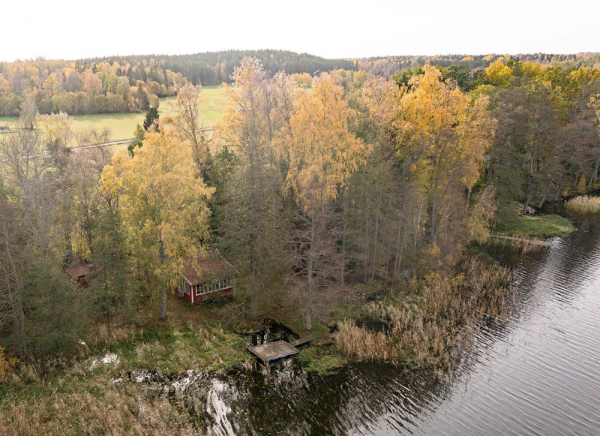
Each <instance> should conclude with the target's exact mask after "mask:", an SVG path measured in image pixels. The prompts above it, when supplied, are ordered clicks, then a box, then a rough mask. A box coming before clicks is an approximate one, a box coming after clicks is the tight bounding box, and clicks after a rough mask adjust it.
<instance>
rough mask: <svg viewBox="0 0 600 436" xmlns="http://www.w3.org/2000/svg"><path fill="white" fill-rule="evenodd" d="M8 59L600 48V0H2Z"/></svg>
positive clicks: (1, 35) (0, 56) (3, 53)
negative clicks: (235, 52)
mask: <svg viewBox="0 0 600 436" xmlns="http://www.w3.org/2000/svg"><path fill="white" fill-rule="evenodd" d="M0 17H1V18H2V19H1V20H0V41H2V43H1V44H2V45H0V60H3V61H13V60H15V59H29V58H35V57H37V56H44V57H46V58H47V59H57V58H60V59H79V58H84V57H96V56H106V55H127V54H153V53H155V54H186V53H198V52H205V51H217V50H228V49H267V48H269V49H285V50H292V51H296V52H308V53H311V54H315V55H319V56H324V57H329V58H338V57H368V56H385V55H402V54H424V55H434V54H456V53H458V54H487V53H498V54H505V53H511V54H516V53H537V52H544V53H577V52H588V51H600V0H566V1H565V0H562V1H558V0H502V1H497V2H493V3H492V2H486V1H485V0H448V1H443V0H429V1H419V0H410V1H408V0H399V1H392V0H361V1H356V0H344V1H337V0H336V1H330V0H295V1H288V0H254V1H253V0H211V1H205V0H196V1H189V0H162V1H153V0H97V1H90V0H1V4H0Z"/></svg>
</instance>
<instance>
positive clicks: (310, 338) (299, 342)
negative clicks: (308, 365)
mask: <svg viewBox="0 0 600 436" xmlns="http://www.w3.org/2000/svg"><path fill="white" fill-rule="evenodd" d="M318 337H319V336H318V335H317V334H316V333H313V334H312V335H308V336H304V337H303V338H300V339H296V340H295V341H292V342H290V343H291V344H292V345H293V346H294V347H297V346H298V345H302V344H306V343H307V342H310V341H314V340H315V339H317V338H318Z"/></svg>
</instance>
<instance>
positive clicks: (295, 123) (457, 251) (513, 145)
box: [0, 58, 600, 355]
mask: <svg viewBox="0 0 600 436" xmlns="http://www.w3.org/2000/svg"><path fill="white" fill-rule="evenodd" d="M458 73H460V71H458ZM452 74H457V72H456V71H453V70H451V69H450V67H448V69H446V68H445V67H435V66H432V65H430V64H425V65H423V66H418V67H415V68H412V69H411V70H410V71H408V72H406V73H405V74H401V75H399V76H396V77H394V78H393V79H384V78H381V77H376V76H373V75H371V76H369V75H368V74H367V73H366V72H364V71H352V70H336V71H332V72H330V73H321V74H318V75H316V76H315V77H314V78H313V81H312V87H311V89H310V90H308V89H306V88H304V87H302V86H300V85H299V84H298V81H297V80H294V79H293V78H292V77H291V76H290V75H288V74H286V73H284V72H279V73H277V74H275V75H272V74H270V72H269V71H267V70H266V69H265V68H264V66H263V65H262V63H261V62H260V60H258V59H256V58H245V59H244V60H242V62H241V64H240V65H239V66H238V67H237V68H235V69H234V71H233V74H232V75H231V78H232V80H233V83H232V85H231V86H226V87H225V88H224V92H225V94H226V95H227V96H228V97H229V99H230V106H229V107H228V108H227V110H226V111H225V114H224V116H223V118H222V119H221V121H220V122H219V123H218V125H217V128H216V130H215V134H214V136H212V135H211V136H206V132H202V131H200V130H199V129H198V125H197V120H198V110H199V103H198V102H199V96H200V93H201V87H200V86H199V85H196V86H195V85H192V84H190V83H188V84H186V85H185V86H183V87H182V88H181V89H180V91H179V93H178V95H177V100H176V102H175V106H174V110H173V111H172V114H171V115H167V116H164V117H161V118H159V119H153V121H152V122H151V123H149V125H148V128H147V130H146V131H145V133H144V135H143V140H142V141H141V144H140V146H138V147H134V148H132V149H131V150H130V153H128V152H127V151H126V150H123V151H122V152H119V153H117V154H116V155H115V156H113V157H112V158H111V157H110V155H109V154H108V153H107V151H108V149H89V150H83V151H81V152H76V153H69V150H68V149H67V148H66V144H67V140H68V137H69V135H70V133H69V132H70V123H69V119H68V117H67V116H65V115H64V114H62V115H39V114H38V113H37V107H36V101H35V99H33V98H31V97H29V98H27V99H26V100H25V101H24V103H23V104H22V106H21V118H20V120H21V121H20V122H21V125H22V126H32V125H35V127H36V128H35V129H25V128H23V129H21V130H20V131H18V132H15V133H9V134H5V135H3V136H2V139H1V141H2V142H1V144H0V160H2V166H1V167H0V168H1V169H2V172H1V173H0V174H1V179H0V180H1V181H2V183H0V202H1V205H2V207H0V322H1V327H0V328H1V329H2V330H1V338H2V343H3V344H4V345H6V346H8V347H9V348H10V350H12V351H13V352H17V353H20V354H24V355H31V354H33V355H40V354H43V353H45V352H48V351H60V350H65V349H69V347H73V346H74V344H75V343H76V340H77V338H79V337H81V332H83V331H85V328H86V325H89V322H90V320H92V321H93V320H96V319H102V318H103V317H104V318H107V317H108V318H113V319H115V318H116V319H122V320H127V319H130V318H132V317H135V316H136V315H135V314H136V309H135V308H136V305H137V304H139V302H140V301H143V300H144V299H146V298H149V297H151V296H152V295H154V296H156V297H157V298H158V297H159V296H160V298H161V300H162V305H161V316H162V317H164V316H166V315H167V298H166V295H167V292H170V290H172V289H173V288H174V286H175V284H176V282H177V279H178V274H179V273H180V272H181V270H182V268H183V265H184V263H185V261H186V259H189V258H190V256H194V255H195V254H196V253H198V252H199V251H202V250H204V249H206V248H207V247H208V246H217V247H219V248H220V249H222V252H223V253H225V254H226V256H227V258H228V259H229V260H230V261H231V262H232V263H234V264H235V265H236V267H237V269H239V270H240V272H241V273H242V276H241V277H240V286H241V289H239V290H240V291H241V292H239V293H238V296H239V300H240V302H242V303H243V304H244V309H245V310H247V311H248V312H249V313H252V314H257V313H259V311H260V309H261V307H263V305H268V304H273V302H278V304H284V305H286V306H287V307H292V308H295V309H296V312H297V313H298V315H299V316H302V317H303V319H304V320H305V323H306V327H307V328H311V327H312V324H313V322H314V321H315V320H323V319H325V318H326V317H327V315H328V313H329V310H330V308H331V304H334V303H335V301H336V300H337V299H340V298H344V296H346V295H347V293H348V291H349V289H350V288H351V287H352V286H354V285H355V284H357V283H369V282H372V281H373V282H376V283H379V284H385V285H386V286H394V285H397V284H398V283H400V282H402V281H403V280H408V279H410V278H412V277H425V276H427V277H433V276H435V275H436V274H439V273H440V272H442V271H443V270H444V269H446V268H450V267H451V266H452V265H454V264H455V262H456V261H457V259H458V258H459V257H460V255H461V252H462V251H463V249H464V248H465V247H467V246H468V245H469V244H471V243H473V242H481V241H485V240H486V239H487V237H488V236H489V233H490V231H492V230H493V226H494V225H495V223H496V222H497V221H501V222H504V223H506V222H510V220H511V219H514V218H515V217H517V215H518V214H519V213H520V212H519V208H518V205H519V203H522V204H521V210H525V211H527V210H528V208H529V207H530V206H534V207H542V206H543V204H544V203H545V202H547V201H554V200H556V199H558V198H559V197H561V196H564V195H567V194H570V193H577V192H581V193H583V192H586V191H588V190H590V189H592V188H594V187H598V185H599V183H598V180H597V179H598V168H599V166H600V137H599V133H600V132H599V124H600V72H599V71H598V70H595V69H592V68H589V67H580V68H576V69H575V68H564V67H560V66H548V67H544V66H542V65H540V64H538V63H534V62H522V61H519V60H512V59H510V60H509V59H506V58H502V59H498V60H496V61H494V62H492V63H491V64H490V65H489V66H488V67H487V68H485V69H484V70H482V72H481V73H478V74H476V75H474V74H470V73H469V74H467V75H466V76H459V77H455V76H453V75H452ZM461 77H462V79H461ZM459 79H460V80H463V79H464V80H463V82H462V83H461V81H460V80H459ZM99 135H102V132H88V134H86V135H81V136H80V137H79V138H78V139H79V141H80V142H81V143H82V144H85V143H97V142H102V141H99V140H98V137H99ZM42 152H45V153H44V154H41V153H42ZM41 156H44V158H41ZM82 261H85V262H89V263H92V264H93V265H94V267H93V274H92V275H91V276H90V283H91V285H90V288H86V289H84V290H79V291H78V290H77V289H76V284H75V282H74V281H73V280H72V279H70V278H69V276H68V275H67V274H66V272H65V271H66V270H67V269H68V267H69V266H71V265H74V264H77V263H78V262H82ZM244 291H247V292H244ZM140 297H141V300H140ZM48 332H50V333H51V334H48Z"/></svg>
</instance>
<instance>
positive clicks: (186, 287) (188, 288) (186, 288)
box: [183, 283, 190, 295]
mask: <svg viewBox="0 0 600 436" xmlns="http://www.w3.org/2000/svg"><path fill="white" fill-rule="evenodd" d="M183 288H184V289H185V293H186V294H188V295H189V294H190V285H188V284H187V283H185V285H184V287H183Z"/></svg>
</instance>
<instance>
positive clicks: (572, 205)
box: [565, 195, 600, 215]
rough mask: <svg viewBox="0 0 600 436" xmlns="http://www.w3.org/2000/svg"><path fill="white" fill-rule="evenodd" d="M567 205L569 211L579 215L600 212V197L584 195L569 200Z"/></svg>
mask: <svg viewBox="0 0 600 436" xmlns="http://www.w3.org/2000/svg"><path fill="white" fill-rule="evenodd" d="M565 207H566V208H567V210H568V211H569V212H571V213H574V214H579V215H587V214H594V213H598V212H600V197H589V196H587V195H582V196H580V197H575V198H572V199H571V200H569V201H567V203H566V204H565Z"/></svg>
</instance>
